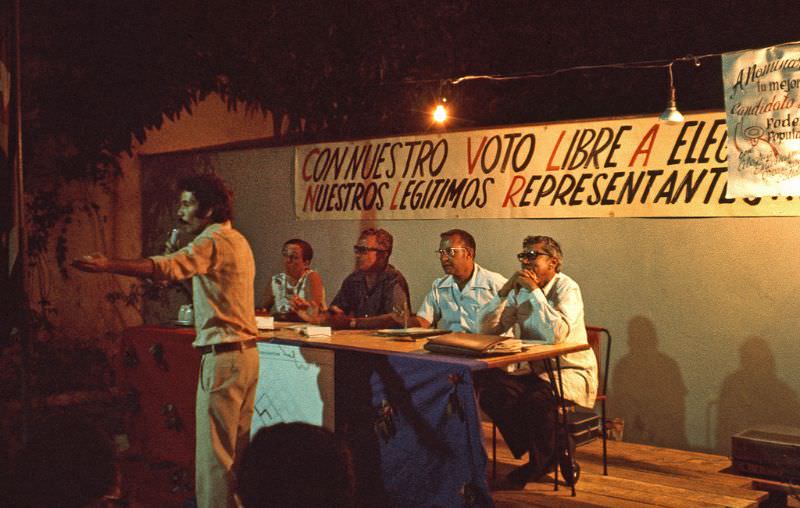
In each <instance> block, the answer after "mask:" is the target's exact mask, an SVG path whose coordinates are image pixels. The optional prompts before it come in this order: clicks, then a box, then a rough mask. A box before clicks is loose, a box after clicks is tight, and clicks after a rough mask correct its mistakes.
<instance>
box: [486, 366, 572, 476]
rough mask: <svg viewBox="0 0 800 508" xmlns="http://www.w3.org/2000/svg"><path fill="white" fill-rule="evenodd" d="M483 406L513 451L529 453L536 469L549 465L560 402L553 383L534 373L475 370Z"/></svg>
mask: <svg viewBox="0 0 800 508" xmlns="http://www.w3.org/2000/svg"><path fill="white" fill-rule="evenodd" d="M475 377H476V382H477V383H476V384H477V391H478V401H479V402H480V406H481V409H483V411H484V412H485V413H486V414H487V415H489V417H490V418H491V419H492V421H494V423H495V425H497V428H498V429H500V433H501V434H502V435H503V439H504V440H505V442H506V444H508V447H509V448H510V449H511V453H513V454H514V457H516V458H520V457H522V455H524V454H525V452H530V459H529V460H530V462H531V465H532V466H534V467H535V468H536V469H537V470H540V471H542V470H544V468H545V467H547V466H548V465H549V464H550V460H551V457H552V456H553V452H554V449H555V429H556V425H557V417H558V411H557V408H558V403H557V400H556V397H555V395H554V394H553V389H552V387H551V386H550V383H549V382H547V381H544V380H543V379H541V378H539V376H536V375H535V374H528V375H522V376H512V375H510V374H508V373H507V372H505V371H503V370H501V369H488V370H485V371H479V372H477V373H476V376H475Z"/></svg>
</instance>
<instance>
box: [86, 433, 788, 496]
mask: <svg viewBox="0 0 800 508" xmlns="http://www.w3.org/2000/svg"><path fill="white" fill-rule="evenodd" d="M484 437H485V442H486V450H487V452H488V453H489V464H488V467H487V475H488V476H489V482H490V486H491V487H492V497H493V499H494V502H495V505H496V506H497V507H498V508H512V507H522V506H568V507H573V506H574V507H591V506H595V507H597V506H613V507H623V508H624V507H634V506H636V507H641V506H664V507H680V508H684V507H700V506H703V507H715V506H729V507H747V506H794V507H800V502H798V500H797V499H796V498H794V497H792V496H791V495H790V496H788V498H787V496H786V495H785V494H781V493H777V494H773V495H772V496H770V495H769V494H768V492H766V491H764V490H757V489H756V488H755V484H758V485H759V487H761V488H762V489H763V488H765V486H768V485H769V484H770V483H771V482H765V481H762V480H756V479H754V478H749V477H745V476H739V475H736V474H734V473H732V472H729V471H730V460H729V459H728V458H727V457H723V456H719V455H710V454H706V453H695V452H686V451H682V450H672V449H667V448H657V447H654V446H647V445H638V444H632V443H625V442H619V441H609V442H608V476H603V469H602V468H603V463H602V442H601V441H599V440H598V441H595V442H593V443H590V444H588V445H586V446H583V447H580V448H578V449H577V450H576V454H577V458H578V462H579V463H580V465H581V477H580V479H579V481H578V484H577V485H576V490H577V495H576V496H575V497H572V496H571V492H570V489H569V488H567V487H566V486H565V485H564V484H563V481H562V482H560V486H559V490H558V491H554V490H553V477H552V474H551V475H549V476H548V477H547V479H544V480H542V481H540V482H531V483H528V484H527V485H526V486H525V488H524V489H521V490H504V488H503V486H502V484H503V478H504V476H505V475H506V474H508V473H509V472H510V471H511V470H512V469H513V468H514V467H516V466H518V465H520V464H522V463H523V462H524V460H516V459H514V458H513V457H512V456H511V453H510V452H509V450H508V448H507V447H506V446H505V443H503V441H502V438H500V436H499V434H498V442H497V481H492V479H491V470H492V464H491V450H492V445H491V424H489V423H484ZM120 466H121V473H122V483H123V485H124V487H123V491H124V492H125V494H126V495H125V499H124V501H123V502H119V503H105V504H102V505H100V506H104V507H109V508H110V507H118V506H125V507H127V508H150V507H158V508H170V507H175V508H181V507H183V506H186V504H185V502H186V501H187V499H188V498H191V497H192V492H191V489H190V488H188V489H180V490H179V491H177V492H176V491H175V482H174V478H172V479H171V478H170V476H171V475H170V472H169V470H165V469H161V468H158V467H153V465H148V464H146V462H144V461H136V462H131V461H123V463H122V464H120ZM187 473H188V472H187ZM189 474H191V473H189ZM778 486H779V485H778ZM187 487H188V486H187ZM796 489H800V487H796ZM171 490H172V492H170V491H171ZM783 491H784V492H785V491H786V487H785V486H784V487H783ZM791 492H795V493H797V494H798V495H800V490H792V491H791ZM787 502H788V504H787Z"/></svg>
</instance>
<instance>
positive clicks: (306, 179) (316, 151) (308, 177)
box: [303, 148, 319, 182]
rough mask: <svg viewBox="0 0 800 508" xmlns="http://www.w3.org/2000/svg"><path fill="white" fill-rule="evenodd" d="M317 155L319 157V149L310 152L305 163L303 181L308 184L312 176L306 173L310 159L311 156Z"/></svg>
mask: <svg viewBox="0 0 800 508" xmlns="http://www.w3.org/2000/svg"><path fill="white" fill-rule="evenodd" d="M315 153H316V154H317V155H319V148H315V149H313V150H311V151H310V152H308V155H306V160H304V161H303V180H305V181H306V182H308V181H309V180H311V175H309V174H307V173H306V168H307V167H308V159H310V158H311V156H312V155H314V154H315Z"/></svg>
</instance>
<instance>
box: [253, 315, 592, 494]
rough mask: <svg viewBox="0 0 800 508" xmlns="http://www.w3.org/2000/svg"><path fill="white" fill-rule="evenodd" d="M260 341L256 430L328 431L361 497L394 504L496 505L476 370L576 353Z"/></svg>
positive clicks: (365, 339) (344, 335)
mask: <svg viewBox="0 0 800 508" xmlns="http://www.w3.org/2000/svg"><path fill="white" fill-rule="evenodd" d="M262 339H263V342H262V343H260V344H259V351H260V353H261V355H260V360H261V367H260V369H261V374H262V376H261V379H260V380H259V389H258V392H259V393H257V395H256V412H255V415H254V421H253V432H255V431H256V430H257V429H258V428H260V427H262V426H265V425H270V424H273V423H277V422H279V421H306V422H308V423H314V424H318V425H325V426H328V427H332V428H333V429H334V430H335V431H336V432H337V434H339V435H340V436H342V437H343V438H344V440H345V441H346V442H347V443H348V444H349V446H350V447H351V450H352V454H353V460H354V466H355V472H356V481H357V488H358V492H359V497H360V498H361V499H362V500H365V501H366V502H367V504H368V505H370V506H379V505H380V506H397V507H406V506H408V507H411V506H413V507H421V506H431V507H433V506H442V507H448V506H492V505H493V504H492V499H491V496H490V493H489V486H488V482H487V479H486V465H487V455H486V451H485V449H484V446H483V436H482V430H481V429H482V427H481V422H480V416H479V410H478V405H477V401H476V399H475V392H474V387H473V372H474V371H477V370H481V369H485V368H489V367H498V366H503V365H508V364H512V363H517V362H520V361H534V360H544V359H547V358H553V357H555V356H557V355H559V354H563V353H565V352H568V351H567V350H569V351H572V350H576V349H580V348H581V346H577V347H576V346H574V345H570V346H544V345H542V346H539V345H537V346H534V347H532V348H530V349H528V350H526V352H524V353H517V354H511V355H504V356H494V357H490V358H467V357H457V356H450V355H439V354H432V353H429V352H427V351H425V350H424V349H423V346H424V343H425V339H420V340H416V341H408V340H403V338H399V337H391V336H390V337H385V336H377V335H376V334H375V333H374V332H369V331H345V330H342V331H337V332H333V334H332V336H330V337H312V338H307V337H303V336H302V335H300V334H299V333H296V332H295V331H294V330H286V329H284V330H277V331H274V332H268V333H265V334H264V336H263V337H262ZM326 355H327V356H328V358H329V359H328V360H324V359H322V358H323V357H325V356H326ZM287 360H288V363H289V364H290V366H291V367H290V369H291V371H288V370H287V368H286V367H285V366H281V365H282V363H287ZM303 376H305V379H306V381H305V382H304V381H303ZM295 378H297V379H295ZM267 392H271V393H267ZM309 401H310V402H309ZM315 401H316V406H315V404H314V403H315ZM301 402H309V403H310V405H309V404H303V403H301ZM309 408H310V409H309Z"/></svg>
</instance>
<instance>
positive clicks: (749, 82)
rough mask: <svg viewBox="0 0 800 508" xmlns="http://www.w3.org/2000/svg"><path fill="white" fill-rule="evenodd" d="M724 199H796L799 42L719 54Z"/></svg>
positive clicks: (799, 182)
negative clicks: (723, 123)
mask: <svg viewBox="0 0 800 508" xmlns="http://www.w3.org/2000/svg"><path fill="white" fill-rule="evenodd" d="M722 79H723V82H724V86H725V110H726V113H727V122H728V153H729V155H730V156H729V161H728V196H731V197H738V196H798V195H800V111H798V108H800V44H798V43H795V44H784V45H781V46H773V47H771V48H766V49H758V50H748V51H740V52H737V53H727V54H724V55H722Z"/></svg>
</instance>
